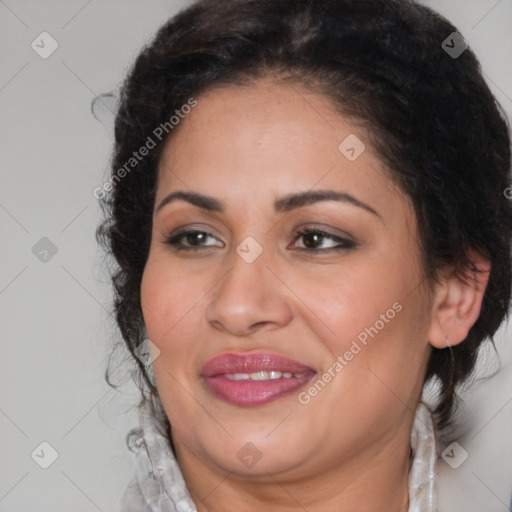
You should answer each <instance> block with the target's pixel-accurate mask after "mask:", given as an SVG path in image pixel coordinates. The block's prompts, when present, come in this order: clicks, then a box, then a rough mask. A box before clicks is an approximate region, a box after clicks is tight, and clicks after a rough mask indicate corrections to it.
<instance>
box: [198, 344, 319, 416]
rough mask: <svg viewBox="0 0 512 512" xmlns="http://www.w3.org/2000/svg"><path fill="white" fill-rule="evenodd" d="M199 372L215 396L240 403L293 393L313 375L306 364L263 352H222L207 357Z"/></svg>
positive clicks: (251, 404) (251, 403)
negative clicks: (212, 356) (208, 358)
mask: <svg viewBox="0 0 512 512" xmlns="http://www.w3.org/2000/svg"><path fill="white" fill-rule="evenodd" d="M201 373H202V375H203V377H204V378H205V381H206V384H207V386H208V388H209V390H210V391H211V392H212V393H213V394H214V395H215V396H217V397H218V398H221V399H222V400H224V401H226V402H228V403H230V404H233V405H239V406H243V407H254V406H258V405H263V404H266V403H268V402H272V401H274V400H277V399H278V398H281V397H283V396H286V395H288V394H290V393H293V392H294V391H296V390H298V389H299V388H301V387H302V386H304V385H305V384H306V383H307V382H308V381H310V380H311V379H312V378H313V376H314V375H316V372H315V371H314V370H313V369H312V368H310V367H309V366H305V365H303V364H301V363H299V362H297V361H293V360H292V359H288V358H286V357H282V356H277V355H275V354H270V353H264V352H258V353H246V354H234V353H225V354H221V355H219V356H216V357H214V358H213V359H210V361H208V362H207V363H206V364H205V365H204V366H203V369H202V372H201Z"/></svg>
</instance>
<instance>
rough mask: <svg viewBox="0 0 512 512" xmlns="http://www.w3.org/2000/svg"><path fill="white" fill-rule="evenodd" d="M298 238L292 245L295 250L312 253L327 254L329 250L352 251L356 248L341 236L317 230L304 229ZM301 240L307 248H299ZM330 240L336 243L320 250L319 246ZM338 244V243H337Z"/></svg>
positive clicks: (298, 234)
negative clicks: (297, 244)
mask: <svg viewBox="0 0 512 512" xmlns="http://www.w3.org/2000/svg"><path fill="white" fill-rule="evenodd" d="M296 235H297V236H296V238H295V239H294V241H293V243H292V245H293V247H292V248H294V249H296V248H298V249H301V250H309V251H311V252H315V251H322V252H325V251H327V250H329V249H334V250H341V249H351V248H353V247H354V245H355V244H354V243H353V242H351V241H350V240H346V239H344V238H341V237H339V236H335V235H332V234H331V233H326V232H325V231H321V230H316V229H304V230H302V231H299V232H298V233H296ZM300 238H302V239H303V245H304V246H305V247H297V246H296V242H297V240H299V239H300ZM325 240H329V241H330V242H331V243H332V242H334V244H333V245H331V246H330V247H324V248H323V249H319V248H318V246H319V245H321V244H322V242H323V241H325ZM336 242H337V243H336Z"/></svg>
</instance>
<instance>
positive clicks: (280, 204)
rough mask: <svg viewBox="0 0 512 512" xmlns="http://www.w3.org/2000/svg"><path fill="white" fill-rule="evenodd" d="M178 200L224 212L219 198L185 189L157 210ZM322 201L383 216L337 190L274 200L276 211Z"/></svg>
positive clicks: (290, 195)
mask: <svg viewBox="0 0 512 512" xmlns="http://www.w3.org/2000/svg"><path fill="white" fill-rule="evenodd" d="M178 200H182V201H187V202H188V203H190V204H192V205H194V206H197V207H198V208H202V209H203V210H207V211H210V212H220V213H222V212H224V205H223V204H222V202H221V201H219V200H218V199H216V198H214V197H211V196H206V195H203V194H199V193H197V192H185V191H183V190H178V191H176V192H171V193H170V194H169V195H168V196H166V197H164V199H162V201H161V202H160V204H159V205H158V207H157V209H156V212H157V213H158V212H159V211H160V210H161V209H162V208H163V207H164V206H166V205H168V204H169V203H172V202H173V201H178ZM320 201H339V202H342V203H349V204H351V205H353V206H357V207H359V208H362V209H363V210H366V211H368V212H370V213H372V214H373V215H376V216H377V217H381V216H380V214H379V213H377V212H376V211H375V210H374V209H373V208H372V207H371V206H368V205H367V204H366V203H363V202H362V201H360V200H359V199H356V198H355V197H353V196H351V195H350V194H347V193H345V192H337V191H335V190H309V191H307V192H299V193H294V194H288V195H286V196H284V197H281V198H279V199H276V201H275V202H274V209H275V211H276V212H289V211H291V210H295V209H297V208H302V207H304V206H308V205H310V204H314V203H318V202H320Z"/></svg>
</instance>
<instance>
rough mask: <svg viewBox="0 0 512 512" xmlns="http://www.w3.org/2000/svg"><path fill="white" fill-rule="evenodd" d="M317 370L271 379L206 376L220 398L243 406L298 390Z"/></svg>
mask: <svg viewBox="0 0 512 512" xmlns="http://www.w3.org/2000/svg"><path fill="white" fill-rule="evenodd" d="M315 375H316V373H315V372H311V373H308V374H306V375H304V376H302V377H291V378H289V379H282V378H281V379H270V380H242V381H240V380H231V379H228V378H226V377H224V376H223V375H217V376H215V377H205V380H206V383H207V385H208V388H209V389H210V391H211V392H212V393H213V394H214V395H215V396H217V397H218V398H220V399H222V400H224V401H226V402H228V403H230V404H233V405H240V406H242V407H254V406H257V405H263V404H266V403H269V402H273V401H274V400H277V399H279V398H282V397H284V396H286V395H289V394H291V393H293V392H294V391H297V390H298V389H299V388H301V387H302V386H304V385H305V384H306V383H307V382H309V381H310V380H311V379H312V378H313V377H314V376H315Z"/></svg>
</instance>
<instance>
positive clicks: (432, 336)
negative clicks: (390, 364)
mask: <svg viewBox="0 0 512 512" xmlns="http://www.w3.org/2000/svg"><path fill="white" fill-rule="evenodd" d="M468 256H469V258H470V260H471V261H472V262H473V265H475V266H476V267H477V269H478V270H479V272H478V271H476V270H473V269H468V270H467V271H466V274H465V276H462V277H460V276H457V275H455V273H454V271H453V269H450V270H447V271H446V272H445V275H444V277H443V278H442V280H441V283H440V284H439V285H438V287H437V290H436V295H435V298H434V301H433V304H432V311H431V323H430V328H429V332H428V340H429V342H430V344H431V345H432V346H434V347H436V348H446V347H447V346H449V345H450V346H453V345H458V344H459V343H461V342H462V341H464V339H465V338H466V337H467V335H468V332H469V330H470V329H471V327H472V326H473V325H474V323H475V322H476V321H477V319H478V316H479V315H480V308H481V307H482V300H483V297H484V293H485V289H486V287H487V282H488V280H489V274H490V270H491V266H490V263H489V260H488V259H486V258H485V257H483V256H482V255H481V254H480V253H478V252H476V251H475V250H473V249H470V250H469V251H468Z"/></svg>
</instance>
